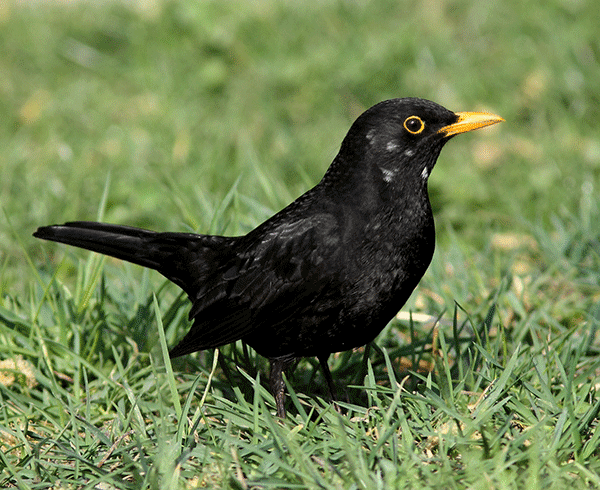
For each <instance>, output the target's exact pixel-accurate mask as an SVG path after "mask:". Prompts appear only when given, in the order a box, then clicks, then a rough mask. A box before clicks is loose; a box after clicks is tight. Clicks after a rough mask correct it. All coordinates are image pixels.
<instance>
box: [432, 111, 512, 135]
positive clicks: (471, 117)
mask: <svg viewBox="0 0 600 490" xmlns="http://www.w3.org/2000/svg"><path fill="white" fill-rule="evenodd" d="M456 115H457V116H458V121H456V122H455V123H452V124H449V125H448V126H444V127H443V128H441V129H440V130H439V131H438V133H444V136H446V137H449V136H454V135H455V134H460V133H466V132H467V131H473V130H475V129H479V128H485V127H486V126H491V125H492V124H496V123H499V122H502V121H504V119H503V118H501V117H500V116H496V115H495V114H490V113H488V112H457V113H456Z"/></svg>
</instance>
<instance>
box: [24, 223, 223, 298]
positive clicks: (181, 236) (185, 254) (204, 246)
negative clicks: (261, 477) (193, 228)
mask: <svg viewBox="0 0 600 490" xmlns="http://www.w3.org/2000/svg"><path fill="white" fill-rule="evenodd" d="M33 236H34V237H36V238H41V239H44V240H50V241H53V242H59V243H65V244H67V245H73V246H75V247H80V248H84V249H86V250H91V251H93V252H98V253H101V254H105V255H110V256H111V257H115V258H117V259H122V260H126V261H128V262H131V263H133V264H137V265H141V266H143V267H149V268H150V269H154V270H157V271H158V272H160V273H161V274H163V275H164V276H165V277H166V278H167V279H169V280H171V281H173V282H174V283H175V284H177V285H178V286H179V287H181V288H182V289H183V290H184V291H186V292H187V293H188V294H190V289H191V288H192V287H193V284H194V283H197V281H198V280H199V279H200V280H202V276H203V275H204V274H206V273H209V272H210V270H211V268H212V267H214V265H215V262H214V254H215V253H216V252H218V253H220V254H221V255H222V254H224V253H227V248H228V247H227V244H228V243H229V242H230V241H231V240H233V239H232V238H226V237H218V236H210V235H195V234H191V233H158V232H155V231H150V230H144V229H141V228H134V227H131V226H121V225H112V224H107V223H96V222H92V221H73V222H69V223H65V224H63V225H53V226H43V227H41V228H38V229H37V231H36V232H35V233H34V234H33Z"/></svg>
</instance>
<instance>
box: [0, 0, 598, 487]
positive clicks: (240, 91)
mask: <svg viewBox="0 0 600 490" xmlns="http://www.w3.org/2000/svg"><path fill="white" fill-rule="evenodd" d="M599 21H600V16H599V15H598V8H597V5H595V4H594V3H593V2H591V1H589V0H588V1H586V0H579V1H569V0H550V1H548V2H544V3H540V4H534V3H532V2H519V1H516V0H508V1H506V2H474V1H459V2H455V3H450V2H443V1H434V0H425V1H420V2H417V1H404V0H402V1H384V0H380V1H375V0H373V1H369V0H364V1H341V0H325V1H322V2H309V1H299V2H284V1H275V0H265V1H262V2H242V1H239V2H234V1H230V2H223V1H205V2H192V1H181V2H176V1H167V0H154V1H152V2H143V1H141V0H140V1H138V2H133V1H131V2H118V1H113V2H83V1H76V2H60V1H56V2H52V1H48V2H37V1H36V2H23V1H16V0H14V1H11V0H8V1H5V2H2V3H0V115H1V117H0V148H1V150H0V176H1V178H0V204H1V213H0V488H13V487H14V488H22V489H27V488H35V489H38V488H39V489H42V488H48V489H62V488H65V489H66V488H94V489H138V488H139V489H145V488H148V489H178V488H182V489H183V488H186V489H187V488H202V487H207V488H235V489H250V488H319V489H329V488H331V489H334V488H335V489H337V488H348V489H384V488H385V489H389V488H418V489H428V488H436V489H439V488H444V489H451V488H473V489H479V488H491V489H523V488H527V489H528V490H529V489H537V488H552V489H555V488H557V489H561V488H570V489H577V488H582V489H583V488H593V487H600V462H599V458H598V456H599V455H600V428H599V427H598V422H599V411H600V396H599V395H598V394H597V378H598V375H599V372H600V356H599V354H600V339H599V338H598V335H597V331H598V326H599V323H600V238H599V237H600V197H599V192H598V188H599V187H600V132H599V131H598V114H599V113H600V89H599V87H600V70H599V67H600V41H599V38H598V34H597V30H598V24H599ZM403 96H417V97H423V98H427V99H431V100H434V101H436V102H438V103H440V104H442V105H444V106H445V107H448V108H449V109H452V110H455V111H469V110H487V111H491V112H494V113H496V114H500V115H501V116H503V117H504V118H505V119H506V122H505V123H503V124H500V125H497V126H494V127H492V128H488V129H484V130H481V131H477V132H476V133H469V134H467V135H464V136H460V137H458V138H456V139H455V140H453V141H452V142H450V143H449V144H448V145H447V146H446V147H445V148H444V150H443V152H442V155H441V157H440V159H439V160H438V164H437V166H436V168H435V169H434V172H433V174H432V176H431V179H430V195H431V201H432V205H433V208H434V212H435V217H436V226H437V248H436V254H435V257H434V260H433V263H432V265H431V267H430V268H429V270H428V272H427V274H426V275H425V277H424V278H423V280H422V281H421V283H420V285H419V287H418V288H417V290H416V291H415V293H414V294H413V296H412V297H411V299H410V300H409V302H408V303H407V305H406V306H405V307H404V308H403V310H402V312H401V313H400V314H399V315H398V318H397V319H395V320H394V321H393V322H391V323H390V325H388V327H386V329H385V330H384V331H383V332H382V334H381V335H380V336H379V337H378V338H377V339H376V341H375V342H374V343H372V344H370V345H369V346H366V347H365V348H361V349H357V350H355V351H350V352H344V353H340V354H336V355H334V356H332V357H331V359H330V365H331V368H332V372H333V375H334V377H335V379H336V381H337V383H338V388H339V390H340V392H341V393H342V398H343V400H344V401H343V402H341V405H342V408H343V410H342V414H339V413H338V412H336V411H335V410H334V408H333V407H332V406H331V404H330V403H329V402H328V397H327V392H326V389H325V388H324V384H325V381H324V379H323V376H322V374H321V372H320V370H319V367H318V362H317V361H316V359H305V360H302V361H301V362H299V363H298V365H297V366H296V367H295V368H294V369H293V370H292V371H290V372H289V373H288V379H289V380H290V383H289V387H288V388H289V392H290V399H291V403H290V405H289V407H288V408H289V410H288V416H287V418H286V419H285V420H283V421H281V420H279V419H277V418H276V417H275V416H274V402H273V398H272V396H271V395H270V393H269V392H268V383H267V381H266V380H267V375H268V363H267V362H266V361H265V360H264V359H262V358H260V357H259V356H257V355H256V354H255V353H254V352H253V351H252V349H250V348H248V347H247V346H245V345H242V344H241V343H238V344H235V345H230V346H227V347H225V348H222V349H220V350H218V351H215V352H212V351H207V352H202V353H197V354H193V355H190V356H186V357H184V358H182V359H176V360H174V361H173V362H171V361H169V359H168V355H167V351H168V348H169V347H172V346H174V345H175V344H176V343H177V341H178V340H179V339H181V337H182V336H183V335H184V334H185V332H186V331H187V329H188V328H189V323H188V320H187V312H188V309H189V305H188V302H187V299H186V298H185V297H184V296H183V295H182V293H181V291H180V290H179V289H178V288H176V287H175V286H174V285H172V284H170V283H167V282H166V281H165V280H164V279H163V278H162V276H160V275H159V274H158V273H155V272H151V271H147V270H143V269H141V268H139V267H136V266H133V265H130V264H125V263H122V262H120V261H117V260H113V259H107V258H104V257H101V256H98V255H94V254H90V253H88V252H84V251H81V250H78V249H73V248H70V247H66V246H60V245H56V244H51V243H48V242H40V241H38V240H36V239H34V238H33V237H32V236H31V233H32V232H33V231H34V230H35V229H36V228H37V227H38V226H40V225H46V224H52V223H60V222H64V221H69V220H97V219H100V220H103V221H107V222H114V223H119V224H128V225H133V226H141V227H147V228H151V229H154V230H165V231H166V230H170V231H195V232H199V233H218V234H227V235H237V234H242V233H245V232H247V231H249V230H250V229H252V228H253V227H254V226H256V225H257V224H259V223H260V222H262V221H263V220H265V219H266V218H267V217H269V216H270V215H272V214H273V213H274V212H276V211H277V210H279V209H281V208H282V207H283V206H285V205H286V204H287V203H289V202H291V201H292V200H293V199H294V198H295V197H297V196H299V195H300V194H301V193H303V192H304V191H305V190H307V189H308V188H310V187H311V186H312V185H314V184H315V183H316V182H318V180H319V179H320V178H321V176H322V174H323V173H324V171H325V170H326V168H327V167H328V165H329V163H330V162H331V160H332V159H333V157H334V156H335V154H336V152H337V150H338V148H339V144H340V142H341V140H342V138H343V136H344V135H345V133H346V131H347V130H348V128H349V126H350V125H351V123H352V121H353V120H354V119H355V118H356V117H357V116H358V115H359V114H360V113H361V112H362V111H363V110H365V109H366V108H368V107H370V106H371V105H373V104H375V103H377V102H379V101H381V100H384V99H388V98H393V97H403ZM345 387H347V388H345Z"/></svg>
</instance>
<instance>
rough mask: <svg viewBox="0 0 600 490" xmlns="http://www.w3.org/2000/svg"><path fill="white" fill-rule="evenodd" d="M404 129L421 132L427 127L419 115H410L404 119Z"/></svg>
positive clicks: (412, 132) (411, 132) (410, 131)
mask: <svg viewBox="0 0 600 490" xmlns="http://www.w3.org/2000/svg"><path fill="white" fill-rule="evenodd" d="M404 129H406V130H407V131H408V132H409V133H410V134H419V133H420V132H421V131H423V130H424V129H425V123H424V122H423V120H422V119H421V118H420V117H419V116H410V117H408V118H406V120H405V121H404Z"/></svg>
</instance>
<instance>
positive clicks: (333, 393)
mask: <svg viewBox="0 0 600 490" xmlns="http://www.w3.org/2000/svg"><path fill="white" fill-rule="evenodd" d="M317 359H319V363H320V364H321V369H322V370H323V375H324V376H325V381H327V387H328V388H329V396H330V397H331V401H332V402H333V405H334V407H335V409H336V410H337V411H338V412H339V411H340V407H339V406H338V404H337V390H336V389H335V383H334V382H333V376H331V371H330V370H329V364H327V359H329V354H321V355H319V356H317Z"/></svg>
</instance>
